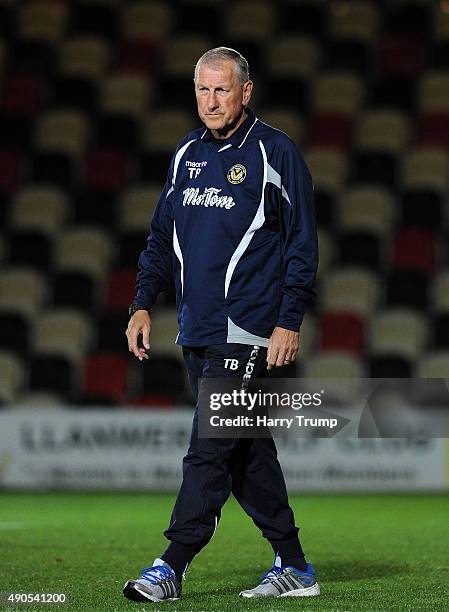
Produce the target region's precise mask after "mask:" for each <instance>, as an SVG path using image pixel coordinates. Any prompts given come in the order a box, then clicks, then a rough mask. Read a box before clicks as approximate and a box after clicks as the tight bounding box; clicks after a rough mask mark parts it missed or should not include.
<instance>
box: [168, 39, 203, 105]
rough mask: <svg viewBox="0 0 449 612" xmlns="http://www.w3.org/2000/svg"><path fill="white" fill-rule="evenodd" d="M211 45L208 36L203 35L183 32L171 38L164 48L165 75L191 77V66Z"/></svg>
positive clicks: (192, 66)
mask: <svg viewBox="0 0 449 612" xmlns="http://www.w3.org/2000/svg"><path fill="white" fill-rule="evenodd" d="M211 47H213V44H212V42H211V40H210V38H208V37H205V36H200V35H195V34H191V35H189V34H183V35H182V36H178V37H176V38H174V39H172V40H171V42H170V45H169V46H168V47H167V48H166V50H165V62H164V66H165V73H166V74H167V76H172V77H188V78H190V79H193V68H194V66H195V64H196V62H197V60H198V58H199V57H200V56H201V55H202V54H203V53H204V52H205V51H207V50H208V49H210V48H211ZM192 94H193V86H192Z"/></svg>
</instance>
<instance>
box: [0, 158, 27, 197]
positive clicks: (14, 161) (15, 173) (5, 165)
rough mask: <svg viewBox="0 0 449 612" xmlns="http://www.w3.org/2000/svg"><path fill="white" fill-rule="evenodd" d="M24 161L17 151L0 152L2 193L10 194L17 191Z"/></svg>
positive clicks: (0, 188) (0, 184) (0, 191)
mask: <svg viewBox="0 0 449 612" xmlns="http://www.w3.org/2000/svg"><path fill="white" fill-rule="evenodd" d="M22 161H23V159H22V156H21V155H20V154H19V153H18V152H17V151H8V150H4V149H3V150H1V151H0V193H6V194H10V193H12V192H13V191H15V189H16V187H17V181H18V178H19V174H20V170H21V166H22Z"/></svg>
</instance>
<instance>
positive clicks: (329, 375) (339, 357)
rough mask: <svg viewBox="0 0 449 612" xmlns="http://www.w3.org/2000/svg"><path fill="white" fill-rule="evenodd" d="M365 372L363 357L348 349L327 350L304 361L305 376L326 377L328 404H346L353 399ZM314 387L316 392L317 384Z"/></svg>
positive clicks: (312, 377) (313, 377) (318, 382)
mask: <svg viewBox="0 0 449 612" xmlns="http://www.w3.org/2000/svg"><path fill="white" fill-rule="evenodd" d="M364 374H365V371H364V367H363V362H362V361H361V359H359V358H358V357H357V356H355V355H351V354H350V353H348V352H346V351H326V352H325V353H319V354H317V355H314V356H312V357H310V358H308V359H307V360H305V361H304V363H303V378H308V379H312V380H314V379H325V381H324V384H325V389H324V390H325V397H326V402H327V405H329V404H330V405H338V404H343V405H345V404H347V402H348V401H350V400H352V401H353V399H354V397H355V393H356V391H357V388H358V386H359V384H360V379H361V378H363V376H364ZM336 379H346V380H345V381H339V380H336ZM316 384H320V381H319V380H316ZM318 388H319V387H318ZM312 389H313V392H316V386H315V385H313V386H312Z"/></svg>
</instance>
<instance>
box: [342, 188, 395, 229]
mask: <svg viewBox="0 0 449 612" xmlns="http://www.w3.org/2000/svg"><path fill="white" fill-rule="evenodd" d="M339 213H340V214H339V225H340V227H341V228H342V229H343V230H346V231H347V230H355V231H367V232H373V233H375V234H377V235H379V236H382V235H385V234H387V233H389V231H390V230H391V227H392V224H393V222H394V216H395V207H394V201H393V198H392V195H391V193H390V192H389V191H387V190H386V189H384V188H383V187H376V186H370V185H362V186H354V187H350V188H349V189H347V190H346V191H343V192H342V193H341V196H340V203H339Z"/></svg>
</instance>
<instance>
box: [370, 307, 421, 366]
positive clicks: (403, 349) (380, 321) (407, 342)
mask: <svg viewBox="0 0 449 612" xmlns="http://www.w3.org/2000/svg"><path fill="white" fill-rule="evenodd" d="M427 334H428V330H427V319H426V317H425V316H424V315H422V314H418V313H417V312H415V311H414V310H411V309H407V308H400V307H396V308H391V309H389V310H385V311H380V312H378V313H377V314H376V315H375V316H374V318H373V319H372V321H371V326H370V332H369V349H370V353H371V354H372V355H394V356H396V357H403V358H406V359H412V360H414V359H416V358H417V357H418V356H419V355H420V354H421V353H422V351H423V350H424V348H425V346H426V342H427Z"/></svg>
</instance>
